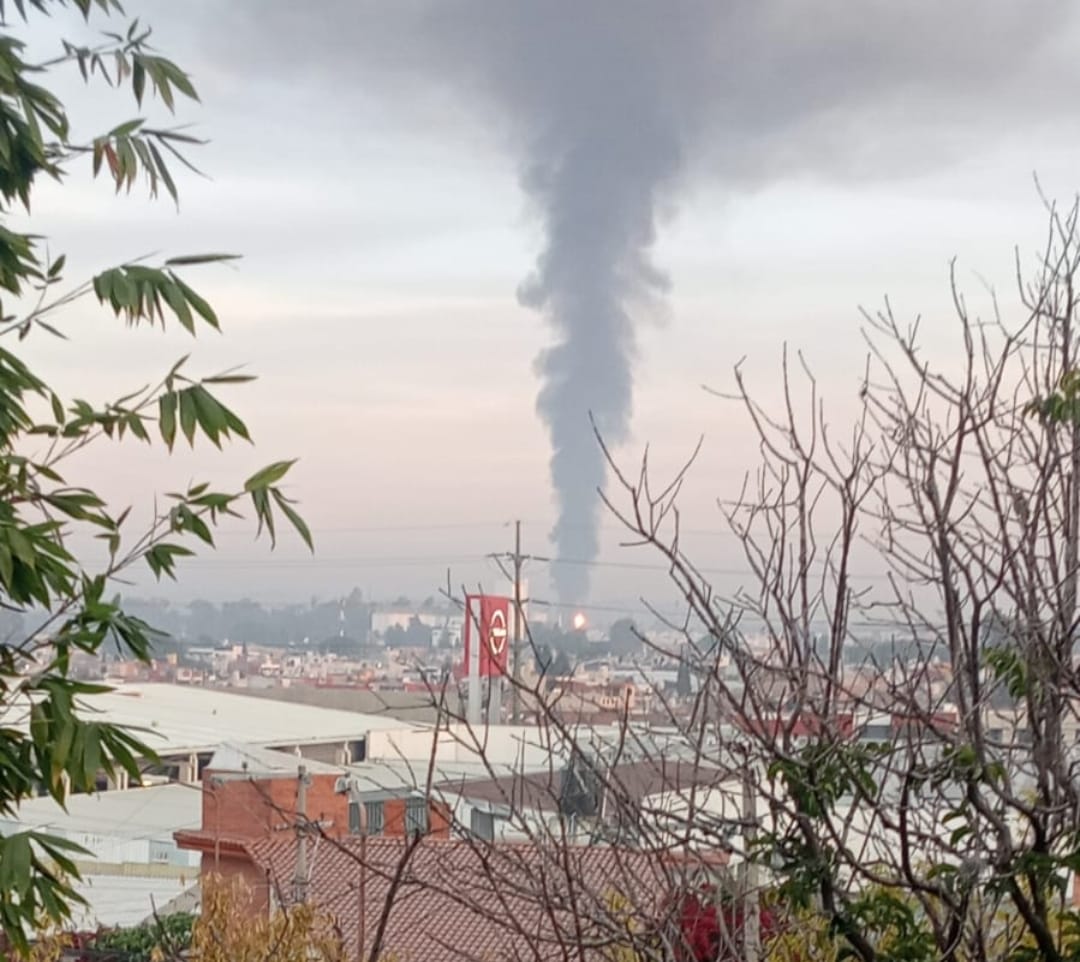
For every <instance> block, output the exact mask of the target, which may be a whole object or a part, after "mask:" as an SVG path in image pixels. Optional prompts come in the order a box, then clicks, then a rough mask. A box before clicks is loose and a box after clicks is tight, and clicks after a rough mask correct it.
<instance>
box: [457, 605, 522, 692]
mask: <svg viewBox="0 0 1080 962" xmlns="http://www.w3.org/2000/svg"><path fill="white" fill-rule="evenodd" d="M512 610H513V602H512V601H511V600H510V599H509V598H502V597H499V596H498V595H467V596H466V598H465V671H466V673H468V671H469V668H470V665H471V664H472V661H471V660H470V659H471V658H472V645H473V639H476V641H477V647H478V654H479V665H480V670H479V674H480V677H481V678H486V677H488V676H489V675H503V674H506V668H507V664H508V661H509V656H510V625H511V622H510V618H511V611H512Z"/></svg>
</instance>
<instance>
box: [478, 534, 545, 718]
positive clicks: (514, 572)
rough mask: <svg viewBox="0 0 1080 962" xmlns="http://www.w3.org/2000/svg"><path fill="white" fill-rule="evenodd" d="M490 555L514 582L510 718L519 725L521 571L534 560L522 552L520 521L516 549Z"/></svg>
mask: <svg viewBox="0 0 1080 962" xmlns="http://www.w3.org/2000/svg"><path fill="white" fill-rule="evenodd" d="M488 557H489V558H493V559H494V560H495V562H496V564H498V566H499V570H500V571H502V573H503V575H504V576H505V577H507V578H509V579H511V580H512V581H513V584H514V598H513V602H514V628H513V632H512V633H511V639H512V640H511V646H512V647H511V650H510V681H511V686H512V688H513V691H512V693H511V694H512V700H511V710H510V719H511V721H512V722H513V723H514V724H515V725H517V724H519V723H520V721H521V647H522V642H523V641H524V639H523V638H522V635H523V634H524V633H525V612H524V605H525V599H524V598H522V597H521V573H522V570H523V569H524V567H525V562H526V561H530V560H532V555H527V554H522V553H521V522H520V521H515V522H514V550H513V551H510V552H505V553H503V552H499V553H497V554H491V555H488ZM504 560H505V561H509V562H510V568H509V569H507V567H506V566H505V565H504V564H503V561H504ZM536 560H541V559H536Z"/></svg>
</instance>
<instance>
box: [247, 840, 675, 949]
mask: <svg viewBox="0 0 1080 962" xmlns="http://www.w3.org/2000/svg"><path fill="white" fill-rule="evenodd" d="M307 844H308V855H307V857H308V865H309V871H310V879H309V889H308V891H309V898H310V899H311V901H313V902H314V903H315V904H317V905H318V906H319V907H320V908H322V909H324V910H326V911H328V912H330V913H331V914H332V915H333V916H334V917H335V918H336V920H337V924H338V927H339V929H340V931H341V934H342V937H343V939H344V940H345V943H346V951H347V953H348V957H350V958H356V957H357V956H358V952H357V949H358V947H359V941H360V935H361V921H362V923H363V930H364V946H365V952H364V957H365V958H366V957H367V955H368V953H369V952H370V950H371V947H372V945H373V942H374V940H375V937H376V931H377V929H378V927H379V924H380V919H381V918H382V916H383V914H384V913H383V909H384V906H386V905H387V904H388V901H389V903H390V910H389V912H388V913H387V914H386V927H385V937H384V939H383V942H382V953H383V954H385V955H386V956H387V957H388V958H393V959H394V960H395V962H462V960H470V962H479V960H485V962H488V960H490V962H494V960H504V959H506V960H518V959H531V960H549V959H550V960H555V959H564V958H568V957H573V958H575V959H578V958H580V957H581V956H580V955H579V954H578V948H577V947H578V945H585V946H587V950H586V952H585V955H584V958H585V959H600V958H602V957H604V955H603V949H604V947H605V945H607V944H608V943H610V941H611V940H612V938H613V937H614V935H615V933H617V932H620V931H623V932H625V930H626V929H625V926H626V924H627V922H626V916H625V914H621V913H622V910H620V909H619V907H618V906H619V901H620V897H621V899H624V900H627V901H625V902H623V904H632V905H635V906H639V909H640V911H641V912H642V913H644V914H645V915H650V914H653V913H654V912H655V911H656V909H657V908H658V906H659V903H660V901H661V899H662V897H663V893H664V892H666V891H669V885H670V883H669V878H668V874H667V870H666V868H665V865H664V864H663V862H662V860H660V859H658V858H656V857H655V855H650V854H648V853H644V852H634V851H628V850H625V849H617V848H613V847H608V846H592V847H586V846H580V847H577V846H555V845H550V846H542V845H532V844H514V843H500V844H498V845H491V844H482V843H473V842H471V841H468V840H463V839H435V838H431V837H427V838H423V839H421V840H419V841H418V842H416V843H415V846H414V847H410V846H412V844H413V843H410V842H407V841H406V840H405V839H401V838H386V837H373V838H367V839H363V840H361V839H360V838H357V837H348V838H346V839H343V840H341V841H339V842H335V841H331V840H328V839H317V840H315V839H313V840H309V841H308V843H307ZM249 851H250V853H251V855H252V858H253V859H254V861H255V862H256V863H257V864H258V865H259V866H260V867H261V868H262V869H263V870H264V871H266V873H267V877H268V879H269V880H270V884H271V885H272V887H273V889H274V891H275V896H276V897H277V898H278V899H279V900H280V901H281V902H282V903H283V904H288V902H289V901H290V898H291V890H292V879H293V873H294V871H295V865H296V862H295V859H296V842H295V839H294V838H291V837H283V836H279V837H276V838H268V839H262V840H260V841H258V842H255V843H252V845H251V846H250V847H249ZM403 861H404V863H405V868H404V870H403V871H402V872H401V879H400V884H399V885H397V886H396V887H395V885H394V881H393V880H394V877H395V875H396V873H397V872H398V868H399V866H400V865H401V864H402V862H403ZM361 878H363V887H364V899H363V902H364V911H363V918H362V920H361V915H360V911H359V906H360V903H361V898H360V886H361ZM391 892H393V898H392V899H390V898H389V896H390V895H391ZM589 920H592V921H591V922H590V921H589Z"/></svg>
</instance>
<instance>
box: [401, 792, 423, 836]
mask: <svg viewBox="0 0 1080 962" xmlns="http://www.w3.org/2000/svg"><path fill="white" fill-rule="evenodd" d="M427 833H428V807H427V799H426V798H407V799H405V834H406V836H408V837H409V838H412V836H414V835H427Z"/></svg>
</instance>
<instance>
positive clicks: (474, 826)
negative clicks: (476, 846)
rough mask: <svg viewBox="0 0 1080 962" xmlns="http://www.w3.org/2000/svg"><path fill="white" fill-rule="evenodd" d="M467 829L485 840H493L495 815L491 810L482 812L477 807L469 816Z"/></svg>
mask: <svg viewBox="0 0 1080 962" xmlns="http://www.w3.org/2000/svg"><path fill="white" fill-rule="evenodd" d="M469 829H470V830H471V831H472V833H473V835H475V836H476V837H477V838H481V839H483V840H484V841H485V842H493V841H495V816H494V815H492V814H491V812H482V811H480V809H478V808H474V809H473V810H472V814H471V815H470V816H469Z"/></svg>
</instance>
